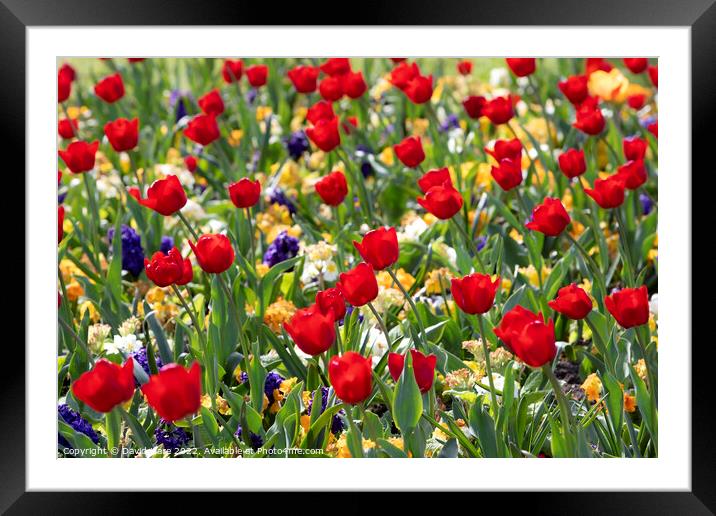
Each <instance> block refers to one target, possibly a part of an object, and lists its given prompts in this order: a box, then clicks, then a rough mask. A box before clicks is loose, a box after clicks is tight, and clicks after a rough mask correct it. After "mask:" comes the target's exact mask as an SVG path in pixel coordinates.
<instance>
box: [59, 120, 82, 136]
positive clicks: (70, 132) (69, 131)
mask: <svg viewBox="0 0 716 516" xmlns="http://www.w3.org/2000/svg"><path fill="white" fill-rule="evenodd" d="M77 125H78V124H77V120H76V119H74V118H63V119H62V120H60V121H59V122H58V123H57V133H58V134H59V135H60V136H61V137H62V138H64V139H65V140H70V139H72V138H74V137H75V136H77Z"/></svg>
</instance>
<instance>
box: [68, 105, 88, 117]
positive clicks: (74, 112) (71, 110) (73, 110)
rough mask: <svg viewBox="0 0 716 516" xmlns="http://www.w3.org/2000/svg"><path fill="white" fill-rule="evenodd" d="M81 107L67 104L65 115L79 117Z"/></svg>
mask: <svg viewBox="0 0 716 516" xmlns="http://www.w3.org/2000/svg"><path fill="white" fill-rule="evenodd" d="M82 108H85V106H82ZM82 108H80V107H79V106H68V108H67V116H68V117H70V118H79V116H80V111H81V110H82Z"/></svg>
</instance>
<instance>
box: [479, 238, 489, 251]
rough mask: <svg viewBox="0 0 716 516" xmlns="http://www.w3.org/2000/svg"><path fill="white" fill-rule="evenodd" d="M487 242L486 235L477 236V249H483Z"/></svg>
mask: <svg viewBox="0 0 716 516" xmlns="http://www.w3.org/2000/svg"><path fill="white" fill-rule="evenodd" d="M486 244H487V237H485V236H479V237H477V250H478V251H482V249H483V248H484V247H485V245H486Z"/></svg>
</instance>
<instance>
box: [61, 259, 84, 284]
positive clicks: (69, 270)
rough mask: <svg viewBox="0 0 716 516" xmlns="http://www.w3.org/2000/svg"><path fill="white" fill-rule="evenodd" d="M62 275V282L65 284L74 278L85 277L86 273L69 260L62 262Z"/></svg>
mask: <svg viewBox="0 0 716 516" xmlns="http://www.w3.org/2000/svg"><path fill="white" fill-rule="evenodd" d="M60 273H61V274H62V280H63V281H64V282H65V283H69V282H70V281H71V280H72V278H73V277H74V276H84V273H83V272H82V271H81V270H80V269H79V267H77V266H76V265H75V264H74V262H72V261H70V260H68V259H67V258H65V259H63V260H61V261H60Z"/></svg>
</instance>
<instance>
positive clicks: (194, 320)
mask: <svg viewBox="0 0 716 516" xmlns="http://www.w3.org/2000/svg"><path fill="white" fill-rule="evenodd" d="M172 290H173V291H174V294H176V296H177V297H178V298H179V302H180V303H181V304H182V306H183V307H184V310H186V313H188V314H189V317H190V318H191V322H192V323H193V324H194V328H196V333H197V335H199V340H200V341H201V345H202V352H203V353H204V355H205V356H204V360H207V358H208V357H206V335H204V332H203V331H202V329H201V326H199V320H198V319H197V317H196V314H195V313H194V310H192V309H191V308H190V307H189V305H188V304H187V302H186V300H185V299H184V296H182V293H181V291H180V290H179V288H178V287H177V286H176V285H174V284H172Z"/></svg>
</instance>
